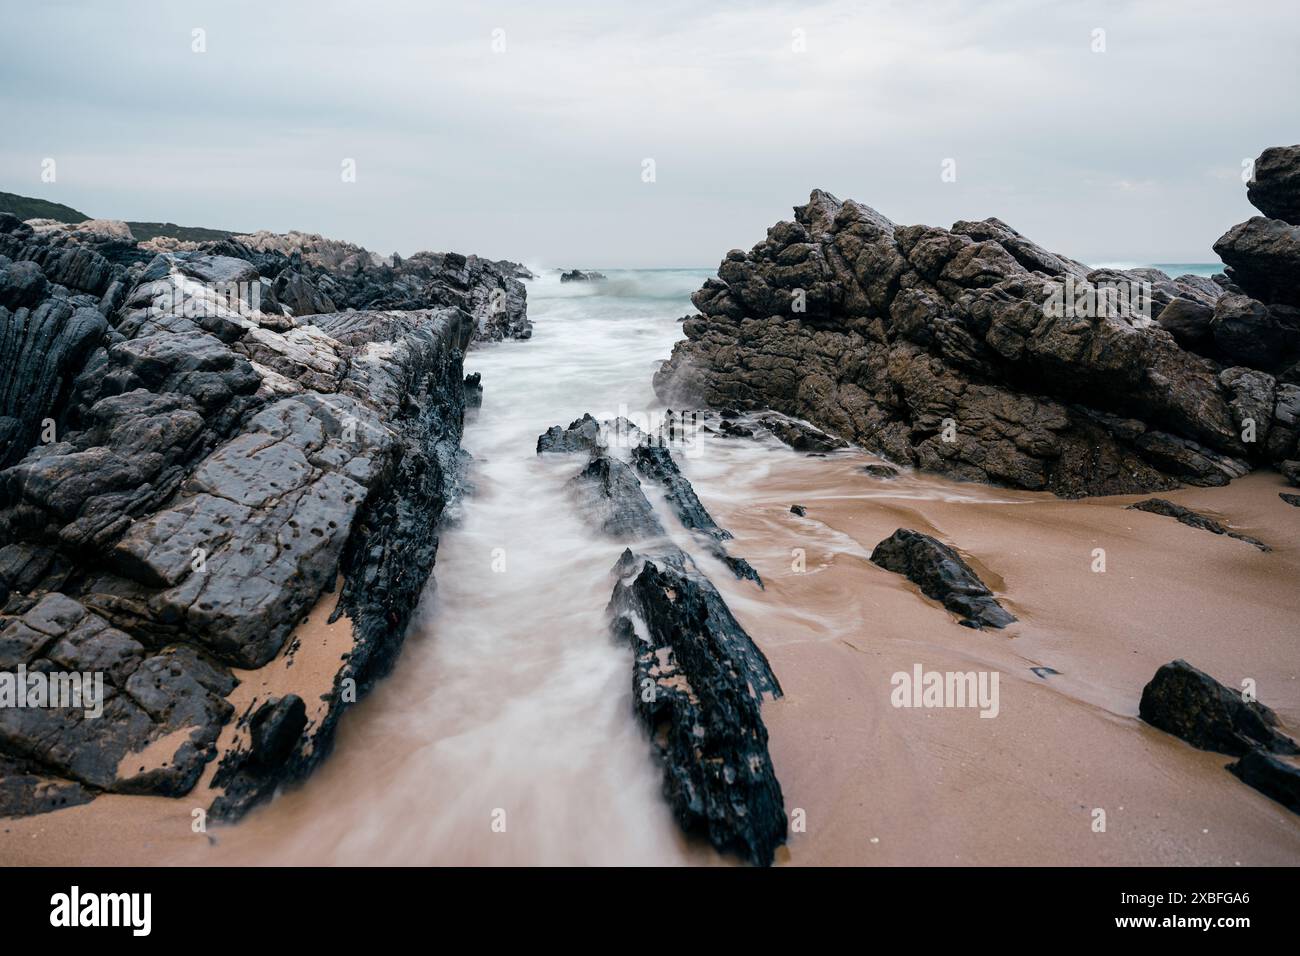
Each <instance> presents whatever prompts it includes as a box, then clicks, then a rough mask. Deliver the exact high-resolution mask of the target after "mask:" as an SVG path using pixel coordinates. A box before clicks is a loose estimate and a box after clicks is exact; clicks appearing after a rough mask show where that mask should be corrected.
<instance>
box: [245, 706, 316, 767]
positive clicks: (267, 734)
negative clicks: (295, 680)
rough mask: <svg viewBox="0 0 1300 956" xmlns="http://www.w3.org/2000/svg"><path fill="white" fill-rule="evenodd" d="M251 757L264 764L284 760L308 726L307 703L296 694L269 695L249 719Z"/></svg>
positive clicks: (269, 765)
mask: <svg viewBox="0 0 1300 956" xmlns="http://www.w3.org/2000/svg"><path fill="white" fill-rule="evenodd" d="M248 727H249V731H250V732H251V734H252V738H253V759H255V760H256V761H257V762H258V763H260V764H262V765H263V766H266V767H275V766H278V765H279V764H281V763H283V762H284V760H285V758H286V757H288V756H289V754H290V753H291V752H292V751H293V748H294V745H295V744H297V742H298V738H299V737H301V736H302V732H303V730H305V729H306V727H307V705H306V704H304V703H303V702H302V698H301V697H299V696H298V695H297V694H287V695H285V696H284V697H272V698H271V699H270V700H268V701H266V702H265V703H263V704H262V706H261V707H259V708H258V709H257V711H256V712H255V713H254V714H253V716H252V718H251V719H250V720H249V722H248Z"/></svg>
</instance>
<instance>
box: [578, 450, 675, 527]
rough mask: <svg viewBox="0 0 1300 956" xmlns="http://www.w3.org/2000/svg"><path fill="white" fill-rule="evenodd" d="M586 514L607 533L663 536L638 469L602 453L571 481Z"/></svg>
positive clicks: (660, 525) (581, 507)
mask: <svg viewBox="0 0 1300 956" xmlns="http://www.w3.org/2000/svg"><path fill="white" fill-rule="evenodd" d="M569 486H570V487H571V488H572V489H573V490H574V493H575V496H576V497H577V499H578V503H579V507H580V509H581V510H582V512H583V514H584V515H586V516H587V518H588V519H590V520H591V522H592V523H593V524H595V525H596V527H598V528H600V530H601V531H603V532H604V533H605V534H607V535H610V536H611V537H614V538H620V539H624V540H638V539H645V538H662V537H663V536H664V534H665V532H664V527H663V525H662V524H660V523H659V519H658V517H656V516H655V513H654V508H653V507H651V505H650V502H649V500H648V499H647V498H646V496H645V492H644V491H642V490H641V482H640V481H639V480H637V477H636V472H635V471H633V470H632V466H631V465H629V464H627V462H624V461H620V460H619V459H617V458H610V457H609V456H608V455H603V454H598V455H596V456H595V457H594V458H592V459H591V461H589V462H588V463H587V467H585V468H583V469H582V471H580V472H579V473H578V474H576V475H574V477H573V478H572V479H570V481H569Z"/></svg>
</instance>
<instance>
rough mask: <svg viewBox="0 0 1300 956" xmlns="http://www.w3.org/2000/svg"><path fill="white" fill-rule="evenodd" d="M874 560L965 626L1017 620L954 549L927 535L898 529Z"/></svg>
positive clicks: (999, 625) (878, 547)
mask: <svg viewBox="0 0 1300 956" xmlns="http://www.w3.org/2000/svg"><path fill="white" fill-rule="evenodd" d="M871 561H872V563H873V564H876V565H878V566H880V567H882V568H884V569H885V570H886V571H893V572H895V573H897V574H901V575H903V576H905V577H906V578H907V579H908V580H909V581H911V582H912V583H913V584H915V585H917V586H918V587H919V588H920V589H921V592H922V593H923V594H924V595H925V596H926V597H928V598H932V599H933V600H935V601H938V602H940V603H941V604H943V606H944V607H946V608H947V609H948V610H949V611H951V612H953V613H954V614H956V615H958V616H959V617H961V618H962V620H961V623H962V624H964V625H965V626H966V627H973V628H984V627H997V628H1002V627H1006V626H1007V625H1008V624H1011V623H1013V622H1014V621H1015V620H1016V619H1015V617H1014V616H1012V615H1011V614H1010V613H1008V612H1007V611H1006V610H1004V609H1003V607H1002V605H1000V604H999V603H998V602H997V599H996V598H994V597H993V592H992V591H990V590H989V589H988V588H987V587H985V585H984V582H983V581H981V580H980V579H979V577H978V575H976V574H975V572H974V571H972V570H971V569H970V566H969V565H967V564H966V562H965V561H963V560H962V559H961V556H960V555H959V554H957V552H956V551H954V550H953V549H952V548H950V547H948V546H947V545H946V544H944V543H943V542H941V541H936V540H935V539H934V538H932V537H930V536H929V535H927V534H921V533H920V532H919V531H910V530H908V529H907V528H899V529H898V530H897V531H895V532H894V533H893V534H892V535H890V536H889V537H888V538H886V539H885V540H884V541H882V542H880V544H878V545H876V547H875V550H873V551H872V552H871Z"/></svg>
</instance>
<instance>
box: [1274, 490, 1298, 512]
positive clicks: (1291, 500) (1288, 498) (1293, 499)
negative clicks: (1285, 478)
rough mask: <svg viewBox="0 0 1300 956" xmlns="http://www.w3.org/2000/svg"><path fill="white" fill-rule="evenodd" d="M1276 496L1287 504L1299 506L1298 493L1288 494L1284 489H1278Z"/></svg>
mask: <svg viewBox="0 0 1300 956" xmlns="http://www.w3.org/2000/svg"><path fill="white" fill-rule="evenodd" d="M1277 496H1278V497H1279V498H1281V499H1282V500H1283V501H1285V502H1286V503H1287V504H1289V505H1295V506H1296V507H1297V508H1300V495H1288V494H1287V493H1286V492H1285V491H1279V492H1278V493H1277Z"/></svg>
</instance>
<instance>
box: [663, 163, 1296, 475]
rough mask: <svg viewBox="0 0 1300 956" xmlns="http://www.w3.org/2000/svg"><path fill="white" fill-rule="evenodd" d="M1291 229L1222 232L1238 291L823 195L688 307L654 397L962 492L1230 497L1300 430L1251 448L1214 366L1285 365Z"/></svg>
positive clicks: (1231, 390) (1272, 369) (993, 223)
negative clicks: (810, 433)
mask: <svg viewBox="0 0 1300 956" xmlns="http://www.w3.org/2000/svg"><path fill="white" fill-rule="evenodd" d="M1264 165H1265V168H1266V169H1267V168H1268V164H1267V163H1266V164H1264ZM1295 232H1296V227H1294V226H1289V225H1287V224H1286V223H1284V222H1280V221H1276V220H1252V223H1247V224H1244V226H1243V227H1241V228H1239V229H1238V230H1237V231H1236V232H1230V234H1229V236H1228V237H1225V239H1226V240H1227V241H1226V244H1224V245H1223V249H1224V252H1223V255H1224V261H1225V262H1228V263H1229V265H1230V267H1231V270H1230V271H1231V274H1232V281H1228V280H1227V279H1224V280H1222V281H1221V282H1216V281H1213V280H1209V279H1205V278H1203V277H1199V278H1198V277H1192V276H1180V277H1177V278H1171V277H1169V276H1167V275H1165V274H1164V273H1162V272H1160V271H1159V270H1154V269H1140V270H1132V271H1127V272H1125V271H1119V270H1110V269H1099V270H1089V269H1088V268H1087V267H1086V266H1084V265H1082V264H1081V263H1078V262H1075V261H1073V260H1070V259H1067V258H1065V257H1062V256H1058V255H1054V254H1052V253H1050V252H1048V251H1046V250H1045V249H1042V248H1041V247H1039V246H1036V245H1035V244H1033V243H1032V242H1030V241H1029V240H1028V239H1026V238H1025V237H1023V236H1021V235H1020V234H1019V233H1017V232H1016V231H1015V230H1013V229H1011V228H1010V227H1009V226H1007V225H1006V224H1005V223H1003V222H1001V221H999V220H995V219H988V220H984V221H982V222H958V223H955V224H954V225H953V227H952V229H940V228H933V227H927V226H898V225H895V224H894V223H892V222H891V221H889V220H888V219H887V218H885V217H884V216H882V215H881V214H880V213H878V212H876V211H875V210H873V209H870V208H869V207H867V206H863V205H861V204H859V203H856V202H853V201H847V202H841V201H840V200H838V199H836V198H835V197H834V196H831V195H830V194H828V193H825V192H823V191H821V190H815V191H814V192H813V193H812V195H811V196H810V198H809V201H808V203H807V204H806V205H804V206H799V207H796V209H795V221H793V222H781V223H778V224H777V225H775V226H773V227H772V228H771V229H770V230H769V231H768V235H767V238H766V239H765V240H764V241H762V242H760V243H758V244H757V245H756V246H754V247H753V249H752V250H750V251H748V252H744V251H741V250H733V251H731V252H729V253H728V254H727V256H726V259H725V260H724V261H723V262H722V264H721V265H720V266H719V268H718V277H717V278H715V279H710V280H708V281H707V282H706V283H705V284H704V287H703V288H701V289H700V290H699V291H698V292H697V293H696V294H695V295H694V296H693V297H692V302H693V303H694V305H695V306H696V308H697V309H698V310H699V313H700V314H698V315H695V316H691V317H688V318H687V319H686V320H685V321H684V323H683V326H682V329H683V332H684V334H685V336H686V338H685V340H684V341H682V342H679V343H678V344H677V345H676V347H675V348H674V350H673V355H672V358H671V359H670V360H669V361H668V362H666V363H665V364H664V365H663V366H662V367H661V368H660V369H659V371H658V372H657V373H656V376H655V387H656V390H657V392H658V393H659V395H660V397H661V398H663V399H664V400H665V401H669V402H678V401H682V400H685V401H687V402H690V403H692V404H695V405H704V406H711V407H715V408H716V407H727V408H734V409H744V410H750V411H752V410H757V409H763V408H771V409H774V410H775V411H777V412H780V413H783V414H786V415H790V416H795V417H797V418H800V419H804V420H807V421H809V422H811V423H812V424H813V425H815V426H817V427H818V428H821V429H825V430H826V432H828V433H829V434H831V435H833V436H836V437H839V438H844V439H849V440H851V441H853V442H854V443H856V444H858V445H860V446H863V447H865V448H867V449H870V450H873V451H878V452H880V453H881V454H882V455H885V456H887V457H888V458H890V459H892V460H894V461H896V462H899V463H900V464H902V465H906V466H911V467H916V468H921V469H926V470H931V471H937V472H940V473H943V474H946V475H949V476H951V477H954V478H958V479H965V480H976V481H983V482H990V483H994V484H1006V485H1011V486H1014V487H1019V488H1027V489H1033V490H1048V491H1052V492H1054V493H1056V494H1058V495H1062V496H1067V497H1074V496H1079V495H1088V494H1118V493H1131V492H1137V491H1158V490H1163V489H1168V488H1173V487H1176V486H1177V485H1178V484H1180V483H1190V484H1198V485H1222V484H1225V483H1227V482H1228V481H1230V480H1231V479H1232V478H1234V477H1237V476H1239V475H1242V474H1245V473H1246V472H1247V471H1249V470H1250V469H1251V468H1252V467H1254V466H1256V465H1259V464H1268V463H1271V464H1274V465H1277V464H1278V463H1280V462H1285V461H1295V460H1300V452H1297V451H1296V445H1295V441H1296V436H1295V432H1294V431H1287V432H1284V433H1282V434H1280V435H1278V436H1274V435H1271V434H1269V424H1270V421H1271V420H1274V419H1277V418H1279V417H1280V414H1279V413H1278V412H1277V411H1276V409H1266V412H1267V414H1266V415H1265V416H1264V420H1260V421H1258V422H1257V425H1258V426H1259V427H1258V429H1257V437H1256V439H1255V440H1254V441H1252V440H1251V439H1250V438H1249V437H1246V436H1244V435H1243V430H1242V428H1241V424H1242V422H1241V418H1242V416H1241V414H1240V407H1241V405H1242V402H1241V401H1240V395H1239V394H1238V392H1237V391H1236V389H1235V386H1234V384H1233V383H1232V382H1228V381H1224V380H1223V379H1222V377H1221V374H1220V373H1221V372H1223V371H1224V370H1225V369H1224V366H1223V365H1222V364H1220V359H1222V358H1228V359H1230V361H1231V364H1233V365H1237V366H1247V367H1248V368H1249V370H1253V371H1258V372H1260V374H1263V375H1267V376H1270V377H1272V376H1274V375H1276V376H1277V380H1278V381H1281V382H1286V381H1287V379H1286V375H1288V374H1291V373H1290V372H1289V371H1287V370H1288V369H1290V368H1291V366H1293V365H1295V362H1296V360H1297V356H1296V355H1295V353H1294V352H1293V350H1292V343H1293V340H1294V334H1293V333H1294V330H1296V329H1298V328H1300V324H1297V323H1296V322H1295V321H1294V320H1295V315H1296V313H1295V310H1294V308H1293V307H1294V306H1295V305H1296V304H1297V302H1298V301H1300V300H1297V296H1298V295H1300V281H1297V280H1298V279H1300V242H1298V241H1297V240H1296V239H1295ZM1234 282H1235V283H1238V285H1234V284H1233V283H1234ZM1225 289H1226V290H1227V291H1228V292H1229V294H1228V295H1224V292H1225ZM1242 292H1245V293H1246V294H1247V295H1250V296H1253V297H1254V298H1255V299H1257V300H1260V301H1259V302H1258V303H1256V304H1255V305H1251V304H1250V300H1245V301H1242V300H1243V299H1244V296H1242V295H1241V293H1242ZM1225 300H1226V301H1225ZM1156 317H1161V318H1162V319H1163V322H1162V323H1160V324H1158V323H1157V322H1156V321H1154V319H1155V318H1156ZM1207 317H1208V318H1207ZM1162 324H1163V325H1164V326H1165V327H1162ZM1171 330H1172V332H1173V334H1172V335H1171V334H1170V332H1171ZM1188 347H1190V348H1193V349H1196V350H1198V351H1203V352H1205V353H1206V354H1196V352H1194V351H1188ZM1288 363H1289V364H1288ZM1297 374H1300V373H1297ZM1252 387H1254V386H1252ZM1277 400H1279V396H1278V395H1277V394H1275V401H1277ZM721 432H722V433H723V434H726V433H727V430H726V428H725V422H724V427H723V428H722V429H721Z"/></svg>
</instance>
